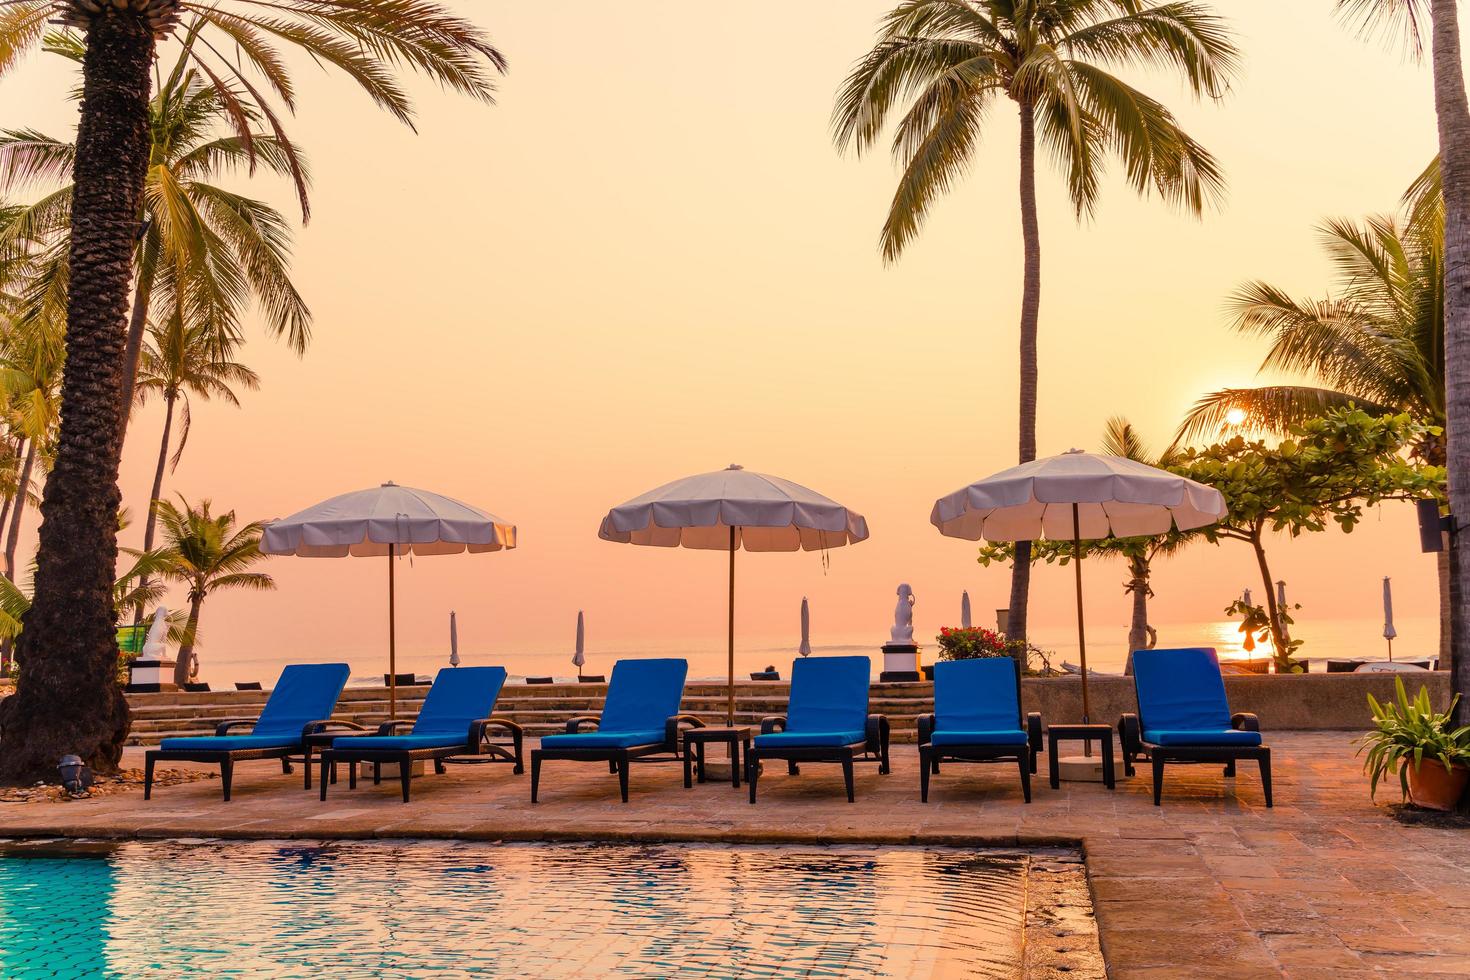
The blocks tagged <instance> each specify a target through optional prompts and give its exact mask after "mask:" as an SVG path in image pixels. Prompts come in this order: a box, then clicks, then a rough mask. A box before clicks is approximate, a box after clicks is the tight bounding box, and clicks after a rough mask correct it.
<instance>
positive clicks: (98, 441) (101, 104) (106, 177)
mask: <svg viewBox="0 0 1470 980" xmlns="http://www.w3.org/2000/svg"><path fill="white" fill-rule="evenodd" d="M57 17H60V18H61V19H62V20H63V21H64V22H66V23H67V24H68V25H70V27H71V28H72V29H74V30H77V31H79V32H80V33H81V34H82V35H83V36H84V37H85V55H84V56H83V61H82V101H81V116H80V124H79V126H78V130H77V141H76V152H75V156H74V159H73V161H72V180H73V184H74V191H73V195H72V202H71V247H70V255H69V263H68V266H69V269H68V271H69V276H70V286H69V290H68V294H67V330H66V344H67V361H66V369H65V374H64V376H63V380H62V401H61V404H62V413H61V428H60V432H59V435H58V439H57V450H56V459H55V464H54V466H53V469H52V473H51V476H50V478H49V479H48V480H47V483H46V493H45V496H44V498H43V500H42V503H41V514H42V524H41V541H40V549H39V551H38V555H37V569H36V598H35V603H34V604H33V605H32V606H31V609H30V611H29V612H28V613H27V614H26V621H25V630H24V632H22V633H21V638H20V642H19V645H18V647H17V656H18V658H19V659H20V660H21V662H22V682H21V684H20V685H19V686H18V687H17V690H16V693H15V695H13V698H14V703H11V702H10V701H7V702H6V703H5V705H4V712H3V713H4V717H5V733H6V746H5V752H4V753H0V780H6V781H18V780H34V779H47V778H51V779H54V778H55V769H54V767H55V760H56V759H57V758H58V757H59V756H60V755H62V754H64V753H67V752H71V753H75V754H76V755H79V756H81V757H82V759H83V760H85V761H86V762H88V763H89V764H91V765H92V766H93V768H97V769H101V770H104V771H105V770H110V769H112V768H114V767H115V766H116V765H117V762H118V760H119V758H120V757H121V745H122V742H123V739H124V738H125V737H126V733H127V727H128V709H127V703H126V701H124V700H123V697H122V695H121V693H119V692H118V690H117V686H116V685H115V684H113V683H112V673H113V668H114V665H115V662H116V656H117V654H116V641H115V639H114V630H113V625H112V622H111V620H112V608H111V607H112V585H113V567H114V565H115V563H116V560H117V531H116V527H115V521H114V519H113V518H114V515H115V514H116V513H117V509H118V503H119V501H120V496H121V494H120V493H119V490H118V486H117V472H118V461H119V457H120V454H121V447H122V425H121V422H122V416H123V414H124V411H125V406H124V404H123V402H122V392H123V387H124V376H125V371H124V357H125V352H126V349H127V341H128V299H129V286H130V285H131V279H132V276H133V262H132V259H133V253H134V243H135V241H136V239H137V236H138V230H139V228H140V226H141V222H142V214H143V209H144V205H145V198H144V186H145V182H146V178H147V173H148V166H149V149H150V146H151V139H150V134H149V132H148V122H149V118H150V117H149V111H148V105H149V91H150V88H151V83H152V77H151V76H152V72H151V69H152V67H153V64H154V61H155V56H156V50H157V45H158V44H159V43H160V42H162V43H165V44H171V43H177V44H179V45H180V48H181V49H183V50H186V51H187V52H188V57H189V64H190V65H191V66H192V67H195V68H198V69H199V71H200V72H202V73H203V74H204V75H205V76H206V77H209V78H210V80H211V81H215V80H216V79H218V81H217V82H216V84H215V87H216V88H217V89H219V90H220V91H221V92H222V93H229V92H233V91H234V88H235V87H238V88H239V89H240V90H242V91H244V92H245V93H247V94H248V96H249V99H250V101H251V103H252V104H253V105H254V106H255V107H257V108H258V109H259V110H260V112H261V114H262V116H263V117H264V119H265V122H266V125H267V127H268V128H269V129H270V131H271V132H272V133H274V134H276V135H277V137H278V138H281V137H282V136H283V132H282V128H281V124H280V116H281V113H282V111H285V110H287V109H289V108H291V107H292V106H293V105H294V102H295V90H294V87H293V83H292V80H291V77H290V74H289V71H288V69H287V67H286V65H287V62H286V60H285V59H284V57H283V56H282V51H281V49H282V47H283V46H284V47H290V48H295V49H299V50H302V51H304V52H305V53H307V54H308V55H310V56H311V57H312V58H313V60H314V61H315V62H316V63H318V64H325V65H331V66H333V67H335V68H337V69H339V70H341V71H342V72H343V73H344V74H346V75H348V76H349V77H351V78H352V80H353V81H355V82H356V83H357V84H358V85H359V86H360V87H361V88H362V89H363V90H364V91H365V92H367V94H368V95H369V96H370V97H371V98H372V99H373V100H374V101H375V102H376V103H378V104H379V105H380V106H382V107H384V108H385V109H386V110H387V111H388V112H390V113H391V114H392V115H394V116H396V117H398V118H399V119H401V120H403V121H405V122H409V121H411V119H412V106H411V104H410V102H409V99H408V97H407V95H406V93H405V92H404V91H403V89H402V87H401V86H400V84H399V81H398V78H399V73H400V70H401V69H402V68H403V67H405V66H406V67H408V68H411V69H412V70H414V71H416V72H418V73H420V74H422V75H426V76H427V77H429V78H430V79H433V80H435V81H438V82H440V83H441V84H442V85H443V86H445V87H447V88H449V89H451V90H454V91H458V92H461V93H464V94H467V95H470V96H472V97H475V98H478V99H481V100H484V101H489V100H490V99H491V98H492V95H493V90H494V80H495V76H496V74H497V73H498V72H499V71H501V70H503V68H504V61H503V59H502V58H501V55H500V53H499V52H498V51H497V50H496V49H495V48H494V47H493V45H492V44H491V43H490V41H489V39H488V38H487V37H486V35H485V34H484V32H483V31H482V30H480V29H479V28H478V27H476V26H475V25H474V24H472V23H470V22H469V21H467V20H465V19H463V18H461V17H458V16H456V15H454V14H452V13H450V12H449V11H448V10H447V9H446V7H445V6H443V5H442V4H441V3H440V2H438V0H277V2H273V3H258V2H252V0H113V2H112V3H98V2H97V0H12V2H11V3H10V4H9V5H8V6H5V7H3V8H0V75H3V73H4V72H5V71H6V70H8V69H10V68H11V67H12V66H13V65H14V64H16V62H17V61H18V60H19V57H20V56H21V55H22V54H23V53H24V52H26V51H27V50H29V49H31V48H32V47H34V46H35V45H37V44H38V43H40V41H41V39H42V37H43V36H44V34H45V32H46V30H47V23H48V22H49V21H50V20H52V19H53V18H57ZM229 98H231V99H233V100H234V103H235V104H236V105H237V106H238V105H239V100H238V99H235V98H234V97H233V96H232V95H231V96H229ZM230 115H231V116H232V117H233V118H234V119H235V120H236V129H237V135H239V136H240V139H241V141H242V143H243V144H244V147H242V148H243V149H244V151H245V154H246V156H247V158H248V159H251V160H254V159H257V158H258V156H259V154H257V153H256V151H255V149H254V147H253V141H252V140H251V139H250V137H249V132H250V126H249V125H248V117H245V116H244V113H243V111H242V112H240V113H238V114H237V113H233V112H232V113H231V114H230ZM282 142H283V144H284V143H285V142H286V141H284V139H283V140H282ZM283 152H284V150H283Z"/></svg>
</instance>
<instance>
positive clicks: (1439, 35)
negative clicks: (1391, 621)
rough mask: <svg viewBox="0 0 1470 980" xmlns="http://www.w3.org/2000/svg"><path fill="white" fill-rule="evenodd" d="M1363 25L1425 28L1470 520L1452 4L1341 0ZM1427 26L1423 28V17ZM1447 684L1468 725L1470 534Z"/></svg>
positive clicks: (1459, 99)
mask: <svg viewBox="0 0 1470 980" xmlns="http://www.w3.org/2000/svg"><path fill="white" fill-rule="evenodd" d="M1338 7H1339V9H1341V10H1343V11H1344V12H1345V13H1347V14H1348V15H1349V16H1352V17H1355V18H1358V19H1359V20H1360V21H1361V22H1362V23H1363V25H1364V26H1365V27H1367V28H1370V29H1373V28H1379V27H1387V28H1388V29H1390V30H1395V31H1397V30H1402V31H1403V32H1404V34H1405V35H1406V36H1407V38H1408V41H1409V45H1410V48H1411V50H1412V51H1413V53H1414V54H1415V55H1416V56H1420V55H1422V53H1423V48H1424V30H1425V28H1426V27H1427V28H1428V30H1429V35H1430V37H1429V39H1430V56H1431V60H1432V69H1433V77H1434V108H1435V117H1436V120H1437V123H1438V130H1439V156H1440V164H1441V168H1442V171H1443V185H1444V208H1445V236H1444V263H1445V282H1444V322H1445V325H1444V337H1445V344H1444V348H1445V380H1446V386H1445V417H1446V419H1447V420H1448V425H1447V427H1446V433H1445V435H1446V439H1445V461H1446V463H1445V465H1446V468H1447V470H1448V476H1449V498H1450V512H1451V513H1452V514H1457V515H1461V518H1460V519H1461V520H1465V519H1470V99H1467V97H1466V94H1465V71H1464V68H1463V67H1462V55H1461V52H1460V22H1459V17H1460V12H1459V4H1458V2H1457V0H1338ZM1426 13H1427V14H1428V23H1427V24H1426V23H1425V14H1426ZM1449 577H1450V605H1451V614H1450V624H1451V631H1452V634H1453V635H1452V638H1451V643H1450V650H1451V668H1452V673H1451V676H1452V682H1453V683H1452V686H1453V688H1454V690H1455V691H1456V692H1458V693H1459V694H1460V695H1461V698H1460V701H1459V705H1458V708H1457V714H1458V720H1459V721H1461V722H1464V721H1466V720H1470V705H1467V704H1466V701H1467V698H1466V697H1465V695H1470V581H1467V578H1470V535H1467V534H1452V535H1450V576H1449Z"/></svg>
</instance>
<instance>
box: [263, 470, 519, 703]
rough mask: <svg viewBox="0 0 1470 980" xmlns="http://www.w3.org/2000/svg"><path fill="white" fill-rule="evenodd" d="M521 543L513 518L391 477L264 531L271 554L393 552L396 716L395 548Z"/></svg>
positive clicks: (435, 551) (474, 548)
mask: <svg viewBox="0 0 1470 980" xmlns="http://www.w3.org/2000/svg"><path fill="white" fill-rule="evenodd" d="M515 546H516V528H515V525H514V524H511V523H509V522H508V521H503V520H501V519H500V518H498V517H496V516H495V515H494V514H491V513H489V512H488V511H483V510H480V509H479V508H478V507H471V506H470V505H469V504H466V503H464V502H462V501H459V500H455V499H454V498H452V497H445V496H443V495H441V494H437V493H430V492H429V491H427V490H416V489H414V488H413V487H401V486H399V485H398V484H396V483H393V482H391V481H390V482H388V483H384V484H383V485H382V486H379V487H374V488H371V489H368V490H357V491H354V492H352V493H344V494H341V495H340V496H336V497H332V498H331V499H330V500H324V501H322V502H321V503H319V504H315V505H313V506H311V507H308V508H306V509H305V510H303V511H299V512H297V513H295V514H292V515H291V516H290V517H285V518H281V519H279V520H275V521H271V522H269V523H268V524H266V526H265V530H264V532H263V533H262V534H261V537H260V550H261V551H262V552H264V553H265V554H268V555H298V556H300V557H303V558H345V557H348V556H352V557H354V558H381V557H385V556H386V557H387V559H388V715H389V717H390V718H396V717H397V715H398V678H397V674H398V670H397V668H398V658H397V639H396V636H395V632H396V631H395V622H394V619H395V615H396V609H395V602H394V594H393V558H394V556H395V555H407V554H415V555H454V554H459V553H460V552H463V551H470V552H485V551H500V550H502V549H507V548H514V547H515Z"/></svg>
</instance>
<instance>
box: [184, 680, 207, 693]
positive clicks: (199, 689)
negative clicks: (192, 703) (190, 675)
mask: <svg viewBox="0 0 1470 980" xmlns="http://www.w3.org/2000/svg"><path fill="white" fill-rule="evenodd" d="M184 690H185V691H188V692H189V693H190V694H208V693H209V684H208V683H206V682H204V681H198V682H195V681H189V682H187V683H185V684H184Z"/></svg>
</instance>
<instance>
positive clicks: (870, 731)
mask: <svg viewBox="0 0 1470 980" xmlns="http://www.w3.org/2000/svg"><path fill="white" fill-rule="evenodd" d="M872 671H873V665H872V663H871V662H870V661H869V660H868V658H867V657H803V658H802V659H800V660H797V661H796V662H795V663H793V664H792V665H791V697H790V700H789V701H788V702H787V709H786V714H784V715H775V716H772V717H769V718H762V719H761V733H760V734H759V735H757V736H756V737H755V741H754V743H753V744H752V745H751V748H750V752H749V753H747V754H746V780H747V782H748V783H749V784H750V802H752V803H754V802H755V796H756V781H757V779H758V778H759V776H760V764H761V760H762V759H785V760H786V771H787V772H788V773H790V774H791V775H793V776H795V775H797V774H799V773H800V771H801V770H800V769H799V768H798V767H797V763H799V762H836V763H840V764H841V766H842V778H843V781H844V783H845V784H846V786H847V802H849V803H852V802H854V800H855V797H854V795H853V763H854V762H855V761H876V762H877V763H878V771H879V772H880V773H882V774H884V775H887V774H888V771H889V765H888V738H889V727H888V719H887V718H885V717H884V716H883V715H870V714H868V686H869V682H870V680H871V678H872ZM859 753H861V754H859Z"/></svg>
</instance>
